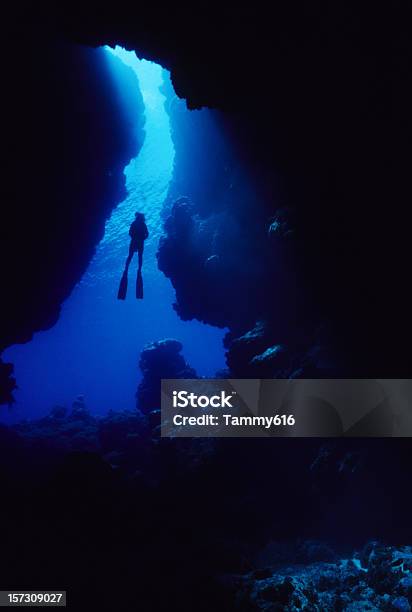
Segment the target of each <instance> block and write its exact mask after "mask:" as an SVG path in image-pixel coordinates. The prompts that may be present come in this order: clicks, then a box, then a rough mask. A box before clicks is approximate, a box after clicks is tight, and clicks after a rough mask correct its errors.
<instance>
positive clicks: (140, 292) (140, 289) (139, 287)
mask: <svg viewBox="0 0 412 612" xmlns="http://www.w3.org/2000/svg"><path fill="white" fill-rule="evenodd" d="M136 298H137V299H138V300H142V299H143V278H142V273H141V272H140V270H139V271H138V273H137V279H136Z"/></svg>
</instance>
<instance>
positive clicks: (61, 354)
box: [2, 47, 225, 421]
mask: <svg viewBox="0 0 412 612" xmlns="http://www.w3.org/2000/svg"><path fill="white" fill-rule="evenodd" d="M112 52H113V51H112V50H109V49H108V50H107V53H112ZM114 52H115V53H116V55H117V56H118V57H119V58H120V59H121V60H122V61H123V62H124V63H125V64H127V65H129V66H130V67H132V69H133V70H134V71H135V73H136V75H137V77H138V80H139V85H140V89H141V91H142V95H143V100H144V104H145V115H146V124H145V130H146V136H145V140H144V143H143V147H142V149H141V151H140V153H139V155H138V156H137V157H136V158H135V159H133V160H132V161H131V162H130V164H129V165H128V166H127V168H125V175H126V186H127V192H128V196H127V198H126V199H125V200H124V201H123V202H121V203H120V204H119V205H118V206H117V208H115V210H114V211H113V213H112V215H111V217H110V218H109V219H108V221H107V223H106V227H105V234H104V238H103V239H102V241H101V242H100V244H99V245H98V247H97V249H96V253H95V255H94V258H93V260H92V261H91V263H90V265H89V267H88V269H87V271H86V273H85V274H84V276H83V278H82V279H81V281H80V282H79V283H78V285H77V286H76V287H75V288H74V290H73V292H72V294H71V295H70V297H69V298H68V299H67V301H66V302H65V303H64V304H63V306H62V311H61V316H60V318H59V321H58V323H57V324H56V325H55V326H54V327H53V328H52V329H50V330H48V331H46V332H40V333H37V334H35V336H34V337H33V339H32V341H31V342H29V343H27V344H24V345H15V346H13V347H11V348H9V349H8V350H7V351H5V353H4V360H5V361H10V362H12V363H14V364H15V374H16V378H17V382H18V386H19V389H18V391H17V392H16V393H15V398H16V404H15V405H14V407H13V409H12V412H11V413H8V414H7V413H5V411H2V413H3V414H2V418H3V420H7V421H15V420H20V419H23V418H37V417H39V416H42V415H44V414H46V413H48V412H49V410H50V408H52V407H53V406H55V405H65V406H70V405H71V403H72V402H73V400H74V399H75V397H76V396H78V395H79V394H83V395H84V398H85V403H86V406H87V407H88V408H89V409H90V411H91V412H92V413H95V414H104V413H105V412H107V411H108V410H109V409H114V410H123V409H132V408H134V406H135V397H134V396H135V392H136V388H137V385H138V382H139V380H140V378H141V375H140V370H139V368H138V360H139V356H140V352H141V350H142V349H143V347H144V345H145V344H146V343H147V342H150V341H153V340H159V339H161V338H165V337H174V338H176V339H178V340H180V341H181V342H182V343H183V354H184V356H185V357H186V359H187V360H188V362H189V363H190V365H192V367H194V368H195V369H196V370H197V372H198V374H199V375H203V376H213V375H214V373H215V372H216V371H217V370H218V369H220V368H223V367H225V362H224V352H223V346H222V339H223V335H224V333H225V330H221V329H217V328H214V327H211V326H208V325H204V324H202V323H199V322H197V321H189V322H184V321H181V320H180V319H179V318H178V316H177V315H176V313H175V311H174V310H173V308H172V304H173V302H174V301H175V295H174V290H173V287H172V285H171V283H170V281H169V280H168V279H166V278H165V276H164V275H163V274H162V273H161V272H160V271H159V270H158V268H157V260H156V251H157V247H158V242H159V237H160V236H161V234H162V221H161V211H162V206H163V203H164V200H165V198H166V195H167V190H168V186H169V183H170V181H171V179H172V174H173V162H174V148H173V142H172V140H171V136H170V124H169V117H168V115H167V113H166V110H165V105H164V101H165V99H164V96H163V95H162V94H161V92H160V90H159V88H160V87H161V85H162V84H163V79H168V78H169V75H168V73H167V72H166V71H165V70H163V69H162V68H161V67H160V66H158V65H156V64H153V63H151V62H147V61H145V60H138V59H137V58H136V56H135V54H134V53H131V52H127V51H124V50H123V49H120V48H118V47H116V50H115V51H114ZM112 70H113V69H112ZM112 78H113V79H115V80H116V73H115V72H113V73H112ZM117 84H118V86H119V87H121V83H120V81H119V82H117ZM119 94H120V95H121V96H127V95H128V92H127V91H124V90H123V91H119ZM187 112H190V111H187ZM136 211H141V212H143V213H144V214H145V216H146V223H147V225H148V228H149V232H150V237H149V239H148V240H147V241H146V243H145V251H144V262H143V279H144V299H143V300H136V298H135V279H136V270H137V259H136V258H135V259H134V260H133V261H132V264H131V266H130V270H129V293H128V296H127V299H126V301H124V302H121V301H118V300H117V299H116V295H117V289H118V284H119V280H120V277H121V274H122V271H123V268H124V263H125V260H126V256H127V252H128V244H129V236H128V229H129V226H130V223H131V222H132V220H133V219H134V213H135V212H136Z"/></svg>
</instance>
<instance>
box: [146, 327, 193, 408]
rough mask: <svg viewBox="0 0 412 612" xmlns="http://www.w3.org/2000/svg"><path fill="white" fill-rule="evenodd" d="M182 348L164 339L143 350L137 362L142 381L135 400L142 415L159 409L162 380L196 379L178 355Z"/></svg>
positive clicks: (170, 339)
mask: <svg viewBox="0 0 412 612" xmlns="http://www.w3.org/2000/svg"><path fill="white" fill-rule="evenodd" d="M182 348H183V346H182V344H181V343H180V342H179V341H178V340H174V339H172V338H166V339H163V340H158V341H157V342H151V343H150V344H148V345H146V347H145V348H144V349H143V351H142V353H141V356H140V361H139V366H140V369H141V371H142V374H143V379H142V381H141V383H140V384H139V386H138V389H137V393H136V398H137V407H138V409H139V410H140V411H141V412H143V413H144V414H148V413H150V412H152V411H153V410H158V409H159V408H160V381H161V379H162V378H197V374H196V371H195V370H194V369H193V368H191V367H190V366H189V364H188V363H187V362H186V360H185V358H184V357H183V355H181V354H180V351H181V350H182Z"/></svg>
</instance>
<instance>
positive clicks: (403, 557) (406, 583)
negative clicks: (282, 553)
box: [232, 542, 412, 612]
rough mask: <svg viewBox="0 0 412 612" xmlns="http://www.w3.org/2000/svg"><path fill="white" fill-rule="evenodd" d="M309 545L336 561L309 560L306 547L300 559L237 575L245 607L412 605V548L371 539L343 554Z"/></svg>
mask: <svg viewBox="0 0 412 612" xmlns="http://www.w3.org/2000/svg"><path fill="white" fill-rule="evenodd" d="M308 544H309V546H308ZM303 549H305V550H306V551H308V549H309V551H310V549H312V551H313V553H314V555H315V557H316V552H318V553H320V556H321V557H322V556H323V557H326V558H327V557H328V556H330V559H328V560H327V561H312V562H309V563H308V562H307V559H306V563H305V559H304V556H303V558H302V548H301V551H300V553H299V550H297V554H296V558H295V562H294V563H291V562H290V563H286V564H280V563H279V562H278V563H277V564H276V565H274V566H267V567H265V568H261V569H257V570H254V571H252V572H250V573H248V574H246V575H242V576H238V577H237V578H233V577H232V580H233V584H234V585H235V588H236V592H237V595H236V600H237V604H238V608H239V610H245V611H246V610H256V611H257V610H265V611H272V610H279V611H281V610H284V611H286V612H298V611H306V612H323V611H324V610H325V611H326V610H328V611H329V610H330V611H334V612H355V611H361V610H362V611H365V612H366V611H367V610H368V611H370V612H372V611H376V612H377V611H379V610H382V611H387V612H390V611H397V612H409V611H410V610H411V609H412V606H411V604H412V548H411V547H410V546H403V547H393V546H384V545H382V544H379V543H377V542H371V543H369V544H367V545H366V546H365V547H364V549H363V550H361V551H360V552H359V553H355V555H354V556H353V557H352V558H338V556H337V555H334V554H333V552H332V550H330V551H329V552H330V555H328V553H327V547H325V546H321V545H319V544H316V543H305V546H304V547H303ZM275 556H276V555H275ZM299 556H300V557H301V558H300V559H299ZM296 560H299V561H300V563H296Z"/></svg>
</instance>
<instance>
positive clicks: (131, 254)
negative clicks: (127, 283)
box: [124, 245, 135, 273]
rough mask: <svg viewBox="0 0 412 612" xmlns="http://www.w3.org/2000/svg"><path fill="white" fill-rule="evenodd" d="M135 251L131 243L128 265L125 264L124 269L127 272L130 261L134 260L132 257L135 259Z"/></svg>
mask: <svg viewBox="0 0 412 612" xmlns="http://www.w3.org/2000/svg"><path fill="white" fill-rule="evenodd" d="M134 253H135V251H134V250H133V247H132V245H130V247H129V254H128V256H127V259H126V265H125V267H124V271H125V272H126V273H127V272H128V271H129V266H130V262H131V261H132V259H133V255H134Z"/></svg>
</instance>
